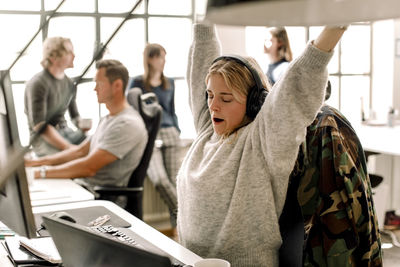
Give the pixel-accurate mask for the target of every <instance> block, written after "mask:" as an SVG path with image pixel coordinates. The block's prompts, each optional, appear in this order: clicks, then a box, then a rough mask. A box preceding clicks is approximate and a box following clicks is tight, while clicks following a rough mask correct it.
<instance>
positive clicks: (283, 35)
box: [264, 27, 293, 85]
mask: <svg viewBox="0 0 400 267" xmlns="http://www.w3.org/2000/svg"><path fill="white" fill-rule="evenodd" d="M269 34H270V37H269V39H267V40H266V41H265V43H264V53H266V54H267V55H268V57H269V60H270V63H269V65H268V70H267V76H268V79H269V82H270V84H271V85H274V83H276V82H277V81H278V79H279V77H280V76H281V75H282V73H283V72H284V71H285V70H286V68H287V67H288V65H289V62H290V61H292V57H293V55H292V50H291V49H290V43H289V38H288V35H287V32H286V30H285V28H283V27H279V28H271V29H270V30H269Z"/></svg>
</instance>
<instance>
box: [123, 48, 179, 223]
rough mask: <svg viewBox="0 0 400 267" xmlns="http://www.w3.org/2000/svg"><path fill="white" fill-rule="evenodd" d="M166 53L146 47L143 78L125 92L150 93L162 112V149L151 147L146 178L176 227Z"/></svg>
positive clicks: (175, 136)
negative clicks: (158, 193)
mask: <svg viewBox="0 0 400 267" xmlns="http://www.w3.org/2000/svg"><path fill="white" fill-rule="evenodd" d="M165 55H166V51H165V49H164V47H162V46H161V45H159V44H155V43H153V44H148V45H147V46H146V48H145V49H144V52H143V67H144V74H143V75H140V76H137V77H135V78H134V79H133V81H132V82H131V84H130V86H129V88H135V87H138V88H140V89H141V90H142V92H143V93H148V92H153V93H155V94H156V96H157V98H158V102H159V103H160V105H161V106H162V108H163V115H162V120H161V128H160V130H159V132H158V136H157V139H159V140H161V141H162V147H161V149H160V148H157V147H155V149H154V152H153V155H152V158H151V161H150V165H149V169H148V176H149V178H150V180H151V181H152V182H153V184H154V186H155V187H156V188H157V189H158V190H159V191H160V194H161V196H162V197H163V199H164V201H165V202H166V204H167V205H168V207H169V210H170V214H171V224H172V226H173V227H175V226H176V210H177V206H176V205H177V204H176V202H177V200H176V175H177V172H178V169H179V167H180V160H179V142H180V138H179V134H180V129H179V126H178V118H177V116H176V114H175V101H174V98H175V84H174V80H173V79H171V78H167V77H165V75H164V65H165Z"/></svg>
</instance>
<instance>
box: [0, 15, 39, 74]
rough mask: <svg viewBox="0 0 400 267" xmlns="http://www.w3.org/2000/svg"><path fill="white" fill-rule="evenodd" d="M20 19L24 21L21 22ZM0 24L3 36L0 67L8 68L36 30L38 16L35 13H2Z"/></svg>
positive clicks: (0, 48) (0, 49) (0, 45)
mask: <svg viewBox="0 0 400 267" xmlns="http://www.w3.org/2000/svg"><path fill="white" fill-rule="evenodd" d="M21 21H23V22H24V23H21ZM0 25H2V26H1V33H2V37H3V38H5V39H3V42H0V58H1V60H0V69H8V68H9V67H10V66H11V64H12V63H13V62H14V60H15V59H16V58H17V57H18V55H19V52H20V51H21V50H22V49H23V48H24V47H25V45H26V44H27V43H28V42H29V41H30V39H31V38H32V37H33V35H34V33H35V32H36V31H37V30H38V28H39V25H40V17H39V16H35V15H5V14H2V15H1V16H0ZM5 25H12V27H6V26H5ZM16 33H17V34H16ZM39 36H40V35H39Z"/></svg>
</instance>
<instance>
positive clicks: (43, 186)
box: [29, 179, 94, 207]
mask: <svg viewBox="0 0 400 267" xmlns="http://www.w3.org/2000/svg"><path fill="white" fill-rule="evenodd" d="M29 195H30V198H31V205H32V207H37V206H47V205H57V204H63V203H71V202H80V201H88V200H94V195H93V194H92V193H91V192H89V191H88V190H86V189H85V188H83V187H82V186H80V185H78V184H77V183H75V182H74V181H72V180H71V179H36V180H35V181H34V182H33V184H32V185H30V186H29Z"/></svg>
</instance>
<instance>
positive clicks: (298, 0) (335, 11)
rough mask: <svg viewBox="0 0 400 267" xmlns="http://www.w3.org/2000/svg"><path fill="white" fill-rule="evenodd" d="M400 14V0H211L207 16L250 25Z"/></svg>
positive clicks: (333, 22)
mask: <svg viewBox="0 0 400 267" xmlns="http://www.w3.org/2000/svg"><path fill="white" fill-rule="evenodd" d="M391 18H400V0H209V1H208V4H207V13H206V20H208V21H211V22H213V23H215V24H226V25H247V26H318V25H339V24H348V23H352V22H363V21H375V20H383V19H391Z"/></svg>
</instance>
